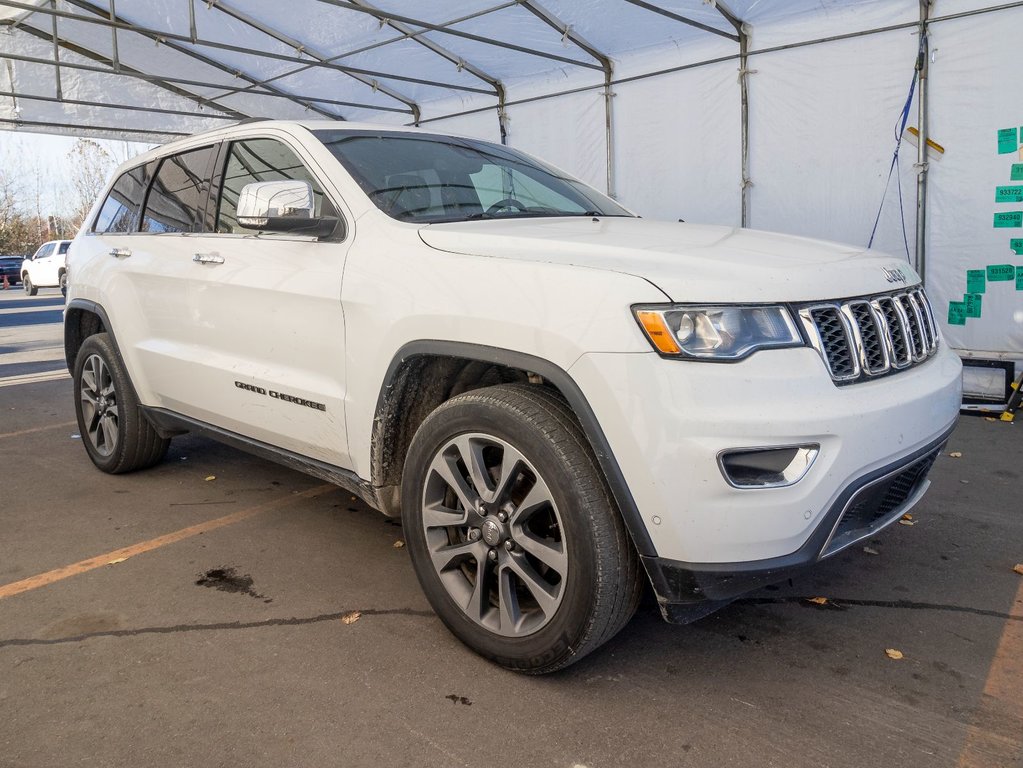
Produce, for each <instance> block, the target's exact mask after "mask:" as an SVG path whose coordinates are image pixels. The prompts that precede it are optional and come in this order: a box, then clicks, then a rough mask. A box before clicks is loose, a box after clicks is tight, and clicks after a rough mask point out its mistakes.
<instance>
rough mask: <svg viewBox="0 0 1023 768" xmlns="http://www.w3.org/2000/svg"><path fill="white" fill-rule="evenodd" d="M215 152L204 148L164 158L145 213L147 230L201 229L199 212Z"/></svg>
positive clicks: (147, 200)
mask: <svg viewBox="0 0 1023 768" xmlns="http://www.w3.org/2000/svg"><path fill="white" fill-rule="evenodd" d="M213 155H214V148H213V147H202V148H201V149H193V150H189V151H188V152H182V153H180V154H177V155H171V156H170V157H165V158H164V159H163V160H161V161H160V166H159V168H158V169H157V171H156V176H155V177H154V179H153V184H152V186H151V187H150V189H149V195H148V196H147V197H146V207H145V210H144V211H143V213H142V224H141V227H140V229H141V230H142V231H143V232H149V233H151V234H164V233H172V232H198V231H199V230H200V228H201V225H200V222H199V218H200V217H199V214H200V212H201V211H202V209H203V207H204V206H205V194H206V191H207V190H208V189H209V171H210V166H211V164H212V160H213Z"/></svg>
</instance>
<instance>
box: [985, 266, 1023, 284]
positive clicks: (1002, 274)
mask: <svg viewBox="0 0 1023 768" xmlns="http://www.w3.org/2000/svg"><path fill="white" fill-rule="evenodd" d="M1014 277H1016V268H1015V267H1014V266H1012V264H988V265H987V279H988V282H991V283H997V282H999V281H1001V282H1006V281H1008V280H1012V279H1013V278H1014Z"/></svg>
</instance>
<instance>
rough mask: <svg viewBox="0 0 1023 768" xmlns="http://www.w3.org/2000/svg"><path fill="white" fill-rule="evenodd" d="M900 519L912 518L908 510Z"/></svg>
mask: <svg viewBox="0 0 1023 768" xmlns="http://www.w3.org/2000/svg"><path fill="white" fill-rule="evenodd" d="M902 519H903V520H912V519H913V516H912V515H911V514H909V512H907V513H906V514H904V515H903V516H902Z"/></svg>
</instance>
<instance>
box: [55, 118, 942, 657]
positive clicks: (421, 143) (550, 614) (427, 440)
mask: <svg viewBox="0 0 1023 768" xmlns="http://www.w3.org/2000/svg"><path fill="white" fill-rule="evenodd" d="M70 264H71V271H70V275H71V282H70V285H69V293H68V296H69V301H68V309H67V312H66V318H65V348H66V357H67V363H68V366H69V368H70V369H71V371H72V373H73V380H74V391H75V395H74V404H75V408H76V411H77V418H78V423H79V426H80V430H81V433H82V435H83V437H84V438H85V439H83V441H82V443H83V445H84V446H85V449H86V451H87V452H88V455H89V457H90V459H91V460H92V461H93V463H94V464H95V465H96V466H97V467H98V468H99V469H101V470H103V471H104V472H109V473H120V472H128V471H131V470H136V469H142V468H145V467H149V466H152V465H154V464H156V463H158V462H159V461H161V459H162V457H163V456H164V454H165V452H166V450H167V446H168V441H169V440H170V439H171V438H172V437H173V436H174V435H178V434H181V433H183V432H188V431H194V432H198V433H201V434H205V435H209V436H211V437H214V438H216V439H219V440H223V441H225V442H228V443H230V444H233V445H236V446H239V447H241V448H244V449H246V450H249V451H253V452H255V453H257V454H260V455H263V456H268V457H270V458H273V459H275V460H277V461H280V462H282V463H284V464H286V465H288V466H291V467H296V468H300V469H303V470H305V471H306V472H309V473H310V474H313V475H316V476H318V477H321V478H325V479H328V480H330V481H332V482H334V483H336V484H338V485H339V486H341V487H343V488H346V489H348V490H350V491H351V492H352V493H354V494H357V495H358V496H359V497H361V498H362V499H363V500H364V501H365V502H366V503H367V504H369V505H371V506H373V507H375V508H377V509H379V510H381V511H382V512H384V513H386V514H388V515H393V516H398V515H400V516H401V519H402V522H403V527H404V538H405V540H406V542H407V551H408V552H409V553H410V555H411V560H412V565H413V566H414V568H415V571H416V574H417V576H418V578H419V581H420V583H421V585H422V587H423V589H424V591H425V593H426V595H427V597H428V598H429V600H430V603H431V605H432V606H433V607H434V609H435V610H436V612H437V614H438V616H439V617H440V618H441V619H442V620H443V621H444V623H445V624H446V625H447V626H448V627H449V628H450V629H451V631H452V632H453V633H454V634H455V635H456V636H457V637H458V638H460V639H461V640H462V641H463V642H465V643H466V644H467V645H468V646H469V647H471V648H472V649H474V650H475V651H477V652H478V653H480V654H482V655H484V656H486V657H487V658H489V659H492V660H494V661H495V662H497V663H498V664H501V665H503V666H505V667H508V668H510V669H515V670H519V671H523V672H528V673H533V674H539V673H544V672H550V671H553V670H556V669H559V668H561V667H564V666H566V665H568V664H570V663H572V662H574V661H576V660H578V659H580V658H582V657H583V656H585V655H586V654H587V653H589V652H591V651H593V650H594V649H595V648H597V647H598V646H600V645H601V644H602V643H604V642H605V641H606V640H607V639H608V638H610V637H611V636H612V635H614V634H615V633H616V632H617V631H618V630H619V629H621V628H622V627H623V626H624V625H625V624H626V623H627V622H628V621H629V619H630V617H631V616H632V615H633V612H634V611H635V609H636V606H637V603H638V601H639V599H640V596H641V592H642V590H643V589H644V584H645V583H649V584H650V586H651V587H652V589H653V591H654V592H655V593H656V596H657V601H658V604H659V605H660V608H661V611H662V613H663V615H664V617H665V618H666V619H667V620H669V621H690V620H693V619H695V618H698V617H699V616H701V615H704V614H706V613H708V612H709V611H711V610H713V609H715V608H717V607H720V606H721V605H724V604H725V603H727V602H728V601H729V600H732V599H734V598H735V597H737V596H739V595H741V594H744V593H746V592H748V591H750V590H752V589H754V588H755V587H757V586H759V585H763V584H769V583H772V582H777V581H780V580H784V579H786V578H789V577H790V576H792V575H793V574H796V573H799V572H800V571H801V570H802V569H804V568H805V567H807V566H811V565H813V564H814V563H817V562H818V561H820V560H822V559H825V558H828V557H831V556H833V555H834V554H835V553H837V552H840V551H842V550H843V549H845V548H846V547H849V546H851V545H853V544H854V543H856V542H858V541H861V540H863V539H865V538H866V537H868V536H874V535H876V534H877V533H878V531H880V530H881V529H882V528H885V527H886V526H888V525H890V524H891V523H893V522H894V521H896V520H897V519H898V518H899V517H900V516H901V515H902V514H903V513H904V512H905V511H906V510H908V509H910V508H911V507H912V506H913V505H914V504H915V503H916V502H917V501H919V499H920V497H921V496H922V494H923V493H924V491H925V490H926V488H927V486H928V480H927V474H928V470H929V469H930V467H931V464H932V463H933V461H934V459H935V457H936V456H937V455H938V452H939V451H940V449H941V447H942V445H943V444H944V443H945V441H946V440H947V438H948V436H949V434H950V432H951V430H952V428H953V426H954V424H955V422H956V419H957V415H958V410H959V405H960V396H961V388H960V373H961V366H960V362H959V359H958V358H957V357H956V355H955V354H953V352H952V351H951V350H950V349H949V348H948V347H947V345H945V344H944V343H943V342H942V339H941V334H940V332H939V329H938V324H937V322H936V321H935V318H934V316H933V314H932V312H931V308H930V305H929V303H928V301H927V297H926V296H925V294H924V290H923V287H922V285H921V280H920V277H919V276H918V275H917V274H916V273H915V272H914V271H913V269H912V268H911V267H910V266H908V265H907V264H906V263H905V262H904V261H901V260H899V259H897V258H894V257H892V256H887V255H885V254H882V253H878V252H875V251H869V250H863V249H861V248H857V247H852V246H844V245H838V244H835V243H828V242H819V241H815V240H809V239H805V238H800V237H791V236H785V235H778V234H770V233H766V232H756V231H747V230H742V229H732V228H729V227H720V226H699V225H693V224H682V223H677V222H657V221H649V220H646V219H640V218H638V217H636V216H635V215H634V214H632V213H631V212H630V211H628V210H626V209H625V208H624V207H623V206H621V205H620V204H619V203H617V202H615V201H614V200H612V199H610V198H608V197H606V196H605V195H603V194H601V193H600V192H597V191H596V190H594V189H591V188H590V187H588V186H586V185H585V184H583V183H582V182H579V181H577V180H575V179H573V178H571V177H570V176H568V175H567V174H565V173H564V172H562V171H558V170H556V169H554V168H552V167H551V166H548V165H546V164H545V163H542V162H540V161H539V160H535V159H533V158H531V157H529V156H528V155H525V154H523V153H522V152H519V151H517V150H514V149H511V148H509V147H505V146H499V145H495V144H490V143H487V142H483V141H477V140H474V139H466V138H454V137H449V136H443V135H438V134H433V133H429V132H425V131H417V130H413V129H395V128H378V127H372V126H360V125H355V124H345V125H342V126H339V125H338V124H336V123H327V122H272V121H266V122H252V123H246V124H241V125H237V126H233V127H229V128H225V129H220V130H217V131H214V132H210V133H205V134H201V135H198V136H194V137H191V138H187V139H183V140H180V141H176V142H174V143H172V144H168V145H166V146H164V147H162V148H159V149H156V150H153V151H151V152H149V153H147V154H145V155H142V156H140V157H139V158H137V159H136V160H134V161H132V162H130V163H129V164H127V165H125V166H122V168H121V169H120V170H119V171H118V172H117V173H116V174H115V175H114V177H113V179H112V182H111V184H110V186H109V187H108V188H107V189H106V190H105V191H104V192H103V194H102V195H101V196H100V198H99V199H98V200H97V202H96V205H95V206H94V208H93V211H92V213H91V214H90V217H89V218H88V219H87V224H86V225H85V227H84V228H83V230H82V232H81V233H80V234H79V235H78V237H77V238H76V239H75V241H74V247H73V249H72V250H71V258H70ZM887 567H888V568H889V569H891V570H892V571H893V572H894V571H896V570H897V569H898V568H899V567H900V564H899V563H895V562H892V563H889V564H888V566H887ZM893 578H894V576H893Z"/></svg>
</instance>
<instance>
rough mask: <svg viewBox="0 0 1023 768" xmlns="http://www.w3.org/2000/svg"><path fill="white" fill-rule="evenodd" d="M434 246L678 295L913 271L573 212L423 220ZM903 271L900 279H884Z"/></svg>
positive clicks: (837, 290) (711, 230) (712, 298)
mask: <svg viewBox="0 0 1023 768" xmlns="http://www.w3.org/2000/svg"><path fill="white" fill-rule="evenodd" d="M419 236H420V237H421V238H422V240H423V242H425V243H426V244H427V245H429V246H430V247H432V248H436V249H438V250H441V251H448V252H450V253H460V254H468V255H475V256H488V257H493V258H505V259H518V260H523V261H534V262H541V263H543V262H546V263H552V264H563V265H575V266H579V267H586V268H590V269H603V270H607V271H611V272H622V273H625V274H629V275H635V276H636V277H641V278H643V279H645V280H648V281H649V282H651V283H653V284H654V285H656V286H657V287H658V288H660V289H661V290H662V291H663V292H664V293H665V294H666V295H667V296H668V297H669V298H670V299H671V300H672V301H677V302H697V303H699V302H708V303H709V302H776V301H792V302H801V301H818V300H823V299H837V298H844V297H849V296H861V295H865V294H870V293H881V292H883V291H888V290H895V289H898V288H901V287H903V286H904V285H906V284H907V283H908V284H909V285H913V284H914V283H918V282H919V281H920V278H919V277H918V276H917V274H916V273H915V272H914V271H913V269H912V268H911V267H910V266H909V265H908V264H907V263H906V262H905V260H903V259H899V258H895V257H893V256H887V255H885V254H883V253H880V252H878V251H869V250H866V249H863V248H857V247H855V246H849V245H841V244H839V243H831V242H826V241H823V240H812V239H809V238H805V237H795V236H792V235H780V234H775V233H772V232H760V231H757V230H751V229H733V228H729V227H718V226H708V225H698V224H683V223H672V222H660V221H647V220H645V219H633V218H597V219H592V218H588V217H573V218H550V219H505V220H494V219H486V220H482V221H468V222H455V223H446V224H430V225H426V226H424V227H422V228H421V229H420V230H419ZM886 269H887V270H900V271H901V274H902V275H904V276H905V278H906V281H907V282H906V283H904V282H902V281H898V282H895V283H892V282H890V281H889V277H890V275H889V274H888V273H886V272H885V270H886Z"/></svg>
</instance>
